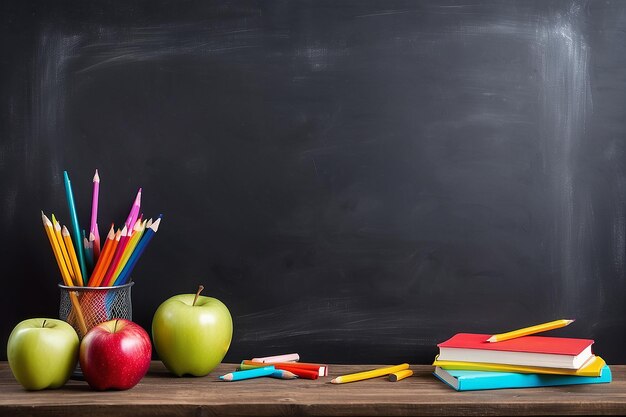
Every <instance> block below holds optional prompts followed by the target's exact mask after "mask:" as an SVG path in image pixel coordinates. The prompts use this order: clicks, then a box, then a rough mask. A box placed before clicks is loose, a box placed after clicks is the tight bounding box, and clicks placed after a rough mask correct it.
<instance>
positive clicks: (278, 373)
mask: <svg viewBox="0 0 626 417" xmlns="http://www.w3.org/2000/svg"><path fill="white" fill-rule="evenodd" d="M270 376H271V377H272V378H276V379H296V378H298V375H296V374H294V373H293V372H290V371H285V370H284V369H277V370H275V371H274V373H273V374H272V375H270Z"/></svg>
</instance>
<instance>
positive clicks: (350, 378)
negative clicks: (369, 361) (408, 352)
mask: <svg viewBox="0 0 626 417" xmlns="http://www.w3.org/2000/svg"><path fill="white" fill-rule="evenodd" d="M405 369H409V364H408V363H403V364H401V365H396V366H389V367H387V368H379V369H372V370H371V371H365V372H357V373H356V374H349V375H342V376H338V377H337V378H335V379H333V380H332V381H330V382H331V383H332V384H345V383H346V382H356V381H363V380H364V379H370V378H377V377H379V376H386V375H389V374H393V373H395V372H399V371H404V370H405Z"/></svg>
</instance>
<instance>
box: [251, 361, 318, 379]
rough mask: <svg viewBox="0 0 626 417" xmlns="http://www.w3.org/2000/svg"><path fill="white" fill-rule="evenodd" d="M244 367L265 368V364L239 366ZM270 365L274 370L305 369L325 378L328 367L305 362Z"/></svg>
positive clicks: (252, 363) (253, 362)
mask: <svg viewBox="0 0 626 417" xmlns="http://www.w3.org/2000/svg"><path fill="white" fill-rule="evenodd" d="M244 365H253V366H254V365H256V366H265V365H267V364H265V363H263V362H255V361H248V360H245V361H242V362H241V366H244ZM272 365H274V366H276V369H287V370H288V371H291V370H292V368H294V369H295V368H297V369H307V370H309V371H316V372H318V373H319V376H327V375H328V365H322V364H319V363H305V362H274V363H272Z"/></svg>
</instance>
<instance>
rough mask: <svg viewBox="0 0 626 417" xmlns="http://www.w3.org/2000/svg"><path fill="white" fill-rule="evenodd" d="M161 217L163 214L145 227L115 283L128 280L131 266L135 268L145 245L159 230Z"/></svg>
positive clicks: (131, 269)
mask: <svg viewBox="0 0 626 417" xmlns="http://www.w3.org/2000/svg"><path fill="white" fill-rule="evenodd" d="M162 217H163V216H159V218H158V219H156V221H155V222H154V223H152V225H151V226H150V227H148V228H147V229H146V232H145V233H144V234H143V237H142V238H141V240H140V241H139V243H138V244H137V246H136V247H135V250H134V251H133V253H132V255H130V258H128V262H126V266H124V269H122V272H120V275H119V276H118V277H117V280H116V281H115V285H123V284H126V283H127V282H128V281H129V280H130V274H131V272H133V268H135V265H136V264H137V261H138V260H139V258H140V257H141V255H142V254H143V253H144V251H145V250H146V247H147V246H148V244H149V243H150V241H151V240H152V237H153V236H154V235H155V234H156V232H157V231H158V230H159V225H160V224H161V218H162Z"/></svg>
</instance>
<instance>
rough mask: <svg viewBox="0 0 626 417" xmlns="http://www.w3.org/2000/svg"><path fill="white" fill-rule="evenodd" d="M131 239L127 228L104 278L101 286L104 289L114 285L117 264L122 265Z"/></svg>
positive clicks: (124, 229)
mask: <svg viewBox="0 0 626 417" xmlns="http://www.w3.org/2000/svg"><path fill="white" fill-rule="evenodd" d="M129 239H130V235H128V229H127V228H126V226H124V228H123V229H122V235H121V237H120V243H118V244H117V247H116V248H115V255H113V259H112V260H111V263H110V264H109V268H108V269H107V272H106V274H105V275H104V278H102V282H101V284H102V285H101V286H102V287H110V286H111V284H113V282H111V281H113V275H114V274H115V269H116V268H117V264H118V263H120V260H121V259H122V255H123V254H124V249H126V245H127V244H128V240H129Z"/></svg>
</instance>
